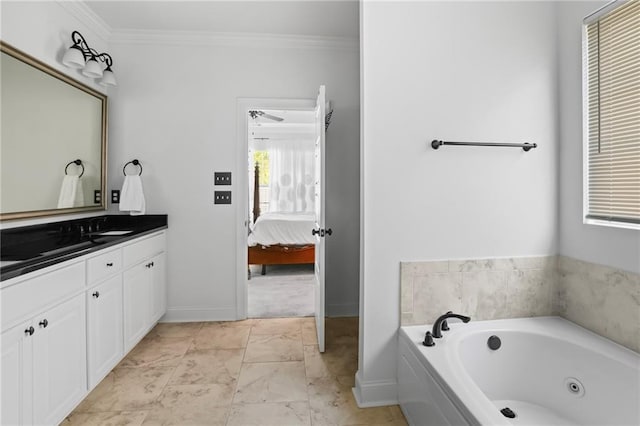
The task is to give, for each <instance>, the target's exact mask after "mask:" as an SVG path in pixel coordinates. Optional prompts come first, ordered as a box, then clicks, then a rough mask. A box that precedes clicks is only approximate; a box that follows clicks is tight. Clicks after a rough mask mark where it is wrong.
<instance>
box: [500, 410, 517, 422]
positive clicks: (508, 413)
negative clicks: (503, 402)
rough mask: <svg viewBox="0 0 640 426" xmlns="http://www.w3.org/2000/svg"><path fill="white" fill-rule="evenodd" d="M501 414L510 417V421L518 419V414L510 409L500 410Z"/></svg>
mask: <svg viewBox="0 0 640 426" xmlns="http://www.w3.org/2000/svg"><path fill="white" fill-rule="evenodd" d="M500 412H501V413H502V415H503V416H505V417H508V418H510V419H515V418H516V413H515V412H514V411H513V410H512V409H511V408H509V407H505V408H503V409H502V410H500Z"/></svg>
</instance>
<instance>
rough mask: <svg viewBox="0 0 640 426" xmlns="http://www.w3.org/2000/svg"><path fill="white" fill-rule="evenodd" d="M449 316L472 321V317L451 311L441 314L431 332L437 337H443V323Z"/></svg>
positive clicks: (463, 320)
mask: <svg viewBox="0 0 640 426" xmlns="http://www.w3.org/2000/svg"><path fill="white" fill-rule="evenodd" d="M447 318H458V319H459V320H462V322H469V321H471V318H470V317H465V316H464V315H458V314H454V313H451V312H447V313H446V314H444V315H440V317H438V319H437V320H436V322H434V323H433V332H432V333H431V334H432V336H433V337H435V338H436V339H439V338H440V337H442V324H443V323H445V322H446V320H447Z"/></svg>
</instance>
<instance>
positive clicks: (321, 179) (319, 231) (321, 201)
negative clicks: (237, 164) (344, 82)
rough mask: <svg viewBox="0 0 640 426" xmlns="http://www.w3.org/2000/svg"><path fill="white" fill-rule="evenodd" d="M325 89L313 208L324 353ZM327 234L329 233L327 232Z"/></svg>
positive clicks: (318, 328)
mask: <svg viewBox="0 0 640 426" xmlns="http://www.w3.org/2000/svg"><path fill="white" fill-rule="evenodd" d="M325 99H326V96H325V87H324V86H320V89H319V90H318V98H317V100H316V153H315V158H316V179H315V207H316V224H315V230H314V234H315V236H316V247H315V255H316V260H315V304H316V305H315V314H316V331H317V333H318V349H319V350H320V352H324V250H325V245H324V238H325V235H326V231H325V223H324V219H325V196H324V195H325V194H324V191H325V173H324V163H325V161H324V150H325V127H324V120H325ZM329 232H331V231H330V230H329Z"/></svg>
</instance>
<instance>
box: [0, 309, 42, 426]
mask: <svg viewBox="0 0 640 426" xmlns="http://www.w3.org/2000/svg"><path fill="white" fill-rule="evenodd" d="M33 330H35V329H33V326H32V323H31V321H30V320H29V321H25V322H23V323H21V324H19V325H17V326H15V327H13V328H11V329H9V330H6V331H4V332H3V333H2V336H1V340H2V341H1V343H0V345H2V346H0V348H1V349H2V358H1V361H0V362H1V363H2V367H1V370H0V373H1V374H0V378H1V379H0V380H1V381H2V388H1V389H0V392H1V393H0V397H1V401H0V403H1V404H2V405H1V406H0V414H1V416H2V417H1V418H0V424H3V425H22V424H31V423H33V415H32V411H33V410H32V407H31V399H32V398H31V392H32V389H33V381H32V377H33V360H32V356H33V350H32V347H33Z"/></svg>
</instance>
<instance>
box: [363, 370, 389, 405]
mask: <svg viewBox="0 0 640 426" xmlns="http://www.w3.org/2000/svg"><path fill="white" fill-rule="evenodd" d="M353 396H354V397H355V399H356V403H357V404H358V407H360V408H368V407H381V406H385V405H396V404H398V382H396V381H395V380H375V381H369V382H365V381H363V380H361V378H360V371H358V372H357V373H356V386H355V387H354V388H353Z"/></svg>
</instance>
